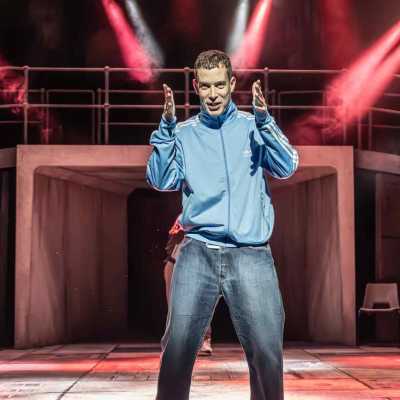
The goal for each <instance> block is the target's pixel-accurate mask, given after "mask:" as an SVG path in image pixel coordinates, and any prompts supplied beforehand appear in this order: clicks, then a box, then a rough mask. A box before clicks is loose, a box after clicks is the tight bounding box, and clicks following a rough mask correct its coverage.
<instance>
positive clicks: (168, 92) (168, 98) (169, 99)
mask: <svg viewBox="0 0 400 400" xmlns="http://www.w3.org/2000/svg"><path fill="white" fill-rule="evenodd" d="M163 89H164V98H165V102H164V113H163V116H164V118H165V119H166V120H168V121H172V120H173V119H174V118H175V100H174V92H173V91H172V89H171V88H170V87H169V86H168V85H166V84H165V83H164V84H163Z"/></svg>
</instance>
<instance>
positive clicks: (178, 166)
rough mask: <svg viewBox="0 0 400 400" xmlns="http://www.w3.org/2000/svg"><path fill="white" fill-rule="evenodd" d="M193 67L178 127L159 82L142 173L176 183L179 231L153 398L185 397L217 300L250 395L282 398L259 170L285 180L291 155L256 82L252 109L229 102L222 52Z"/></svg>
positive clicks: (231, 82) (158, 184) (277, 308)
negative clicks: (185, 114) (236, 343)
mask: <svg viewBox="0 0 400 400" xmlns="http://www.w3.org/2000/svg"><path fill="white" fill-rule="evenodd" d="M194 70H195V79H194V80H193V85H194V89H195V91H196V93H197V94H198V96H199V98H200V103H201V112H200V113H199V114H198V115H196V116H195V117H193V118H190V119H188V120H187V121H185V122H182V123H179V124H177V121H176V117H175V104H174V96H173V92H172V90H171V88H169V87H168V86H167V85H164V93H165V106H164V113H163V116H162V119H161V122H160V126H159V129H158V130H157V131H155V132H154V133H153V134H152V136H151V139H150V143H151V144H152V145H153V146H154V148H153V152H152V154H151V156H150V159H149V161H148V166H147V180H148V182H149V183H150V184H151V185H152V186H153V187H155V188H156V189H158V190H182V197H183V198H182V206H183V212H182V216H181V218H180V222H181V224H182V226H183V228H184V230H185V238H184V240H183V242H182V244H181V250H180V255H179V257H178V259H177V262H176V265H175V269H174V274H173V277H172V284H171V299H170V301H171V306H170V310H169V314H168V320H167V327H166V331H165V334H164V336H163V338H162V348H163V351H162V357H161V366H160V374H159V379H158V393H157V399H158V400H187V399H188V398H189V391H190V383H191V375H192V370H193V365H194V361H195V358H196V352H197V350H198V349H199V347H200V345H201V341H202V337H203V335H204V333H205V331H206V329H207V326H208V324H209V322H210V319H211V317H212V315H213V312H214V309H215V306H216V304H217V302H218V300H219V298H220V297H224V299H225V302H226V304H227V306H228V308H229V311H230V315H231V318H232V322H233V325H234V327H235V330H236V333H237V336H238V338H239V340H240V343H241V345H242V346H243V349H244V351H245V354H246V358H247V362H248V364H249V370H250V386H251V399H252V400H267V399H268V400H281V399H283V371H282V365H283V362H282V342H283V325H284V310H283V305H282V299H281V295H280V291H279V285H278V280H277V276H276V271H275V267H274V262H273V258H272V255H271V249H270V247H269V245H268V244H267V242H268V240H269V238H270V235H271V233H272V228H273V224H274V211H273V207H272V204H271V198H270V192H269V189H268V186H267V183H266V181H265V179H264V174H263V170H264V169H265V170H266V171H267V172H268V173H269V174H270V175H272V176H274V177H276V178H288V177H289V176H291V175H292V174H293V173H294V172H295V170H296V169H297V166H298V155H297V152H296V150H295V149H294V148H293V147H292V146H291V145H290V144H289V142H288V140H287V138H286V137H285V136H284V135H283V134H282V132H281V131H280V129H279V128H278V126H277V125H276V123H275V121H274V119H273V118H272V117H271V116H270V115H269V113H268V110H267V104H266V101H265V99H264V96H263V94H262V90H261V84H260V81H256V82H254V83H253V86H252V94H253V109H254V110H253V111H254V115H252V114H250V113H246V112H241V111H238V109H237V107H236V106H235V104H234V103H233V102H232V100H231V94H232V92H233V91H234V89H235V84H236V79H235V77H233V76H232V67H231V62H230V60H229V58H228V56H227V55H226V54H225V53H223V52H220V51H216V50H211V51H207V52H204V53H201V54H200V55H199V56H198V58H197V60H196V62H195V66H194Z"/></svg>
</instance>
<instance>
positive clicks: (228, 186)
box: [219, 128, 231, 234]
mask: <svg viewBox="0 0 400 400" xmlns="http://www.w3.org/2000/svg"><path fill="white" fill-rule="evenodd" d="M219 132H220V137H221V143H222V152H223V155H224V163H225V175H226V186H227V190H228V224H227V228H226V234H228V233H229V228H230V216H231V189H230V182H229V173H228V162H227V159H226V150H225V142H224V138H223V135H222V128H220V130H219Z"/></svg>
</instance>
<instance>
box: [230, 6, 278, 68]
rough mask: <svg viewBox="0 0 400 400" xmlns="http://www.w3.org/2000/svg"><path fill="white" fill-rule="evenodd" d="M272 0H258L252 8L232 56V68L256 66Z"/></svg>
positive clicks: (263, 40) (263, 45) (263, 46)
mask: <svg viewBox="0 0 400 400" xmlns="http://www.w3.org/2000/svg"><path fill="white" fill-rule="evenodd" d="M271 6H272V0H260V1H259V2H258V3H257V6H256V8H255V9H254V11H253V13H252V15H251V18H250V22H249V26H248V28H247V30H246V33H245V35H244V38H243V40H242V43H241V44H240V46H239V48H238V50H237V51H236V52H235V54H233V56H232V64H233V67H234V68H255V67H257V66H258V64H259V62H260V59H261V54H262V50H263V49H264V48H265V34H266V32H267V27H268V21H269V16H270V14H271Z"/></svg>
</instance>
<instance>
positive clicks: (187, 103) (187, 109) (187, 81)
mask: <svg viewBox="0 0 400 400" xmlns="http://www.w3.org/2000/svg"><path fill="white" fill-rule="evenodd" d="M184 73H185V106H184V107H185V119H188V118H189V117H190V68H189V67H185V68H184Z"/></svg>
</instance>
